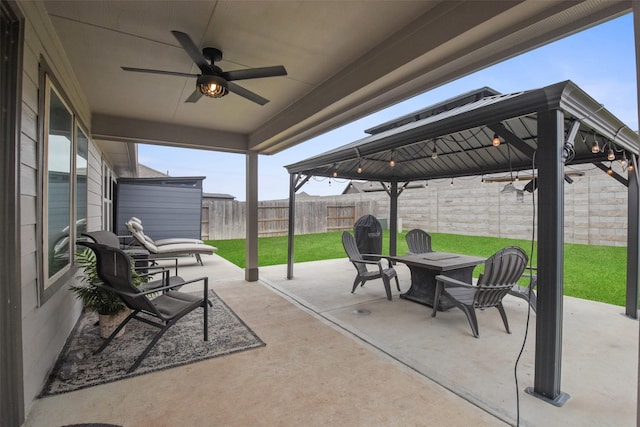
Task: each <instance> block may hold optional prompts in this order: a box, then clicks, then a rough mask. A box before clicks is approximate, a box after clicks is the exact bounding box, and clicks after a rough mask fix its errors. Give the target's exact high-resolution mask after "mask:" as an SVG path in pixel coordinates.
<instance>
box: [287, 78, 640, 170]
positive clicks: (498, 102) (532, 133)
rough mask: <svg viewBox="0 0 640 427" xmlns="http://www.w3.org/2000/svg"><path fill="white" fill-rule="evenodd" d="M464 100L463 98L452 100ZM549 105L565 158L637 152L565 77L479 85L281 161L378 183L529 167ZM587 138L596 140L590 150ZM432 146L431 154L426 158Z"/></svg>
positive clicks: (616, 123)
mask: <svg viewBox="0 0 640 427" xmlns="http://www.w3.org/2000/svg"><path fill="white" fill-rule="evenodd" d="M474 97H475V98H477V99H476V100H473V98H474ZM464 100H466V102H467V103H466V104H463V105H459V104H460V103H461V101H464ZM549 110H559V111H561V112H562V113H563V114H564V122H565V123H564V128H565V142H568V143H569V145H572V147H567V149H569V150H571V149H572V150H573V152H572V153H571V155H570V156H569V158H567V161H566V164H567V165H571V164H581V163H596V164H598V163H601V162H608V160H607V150H608V149H609V148H611V149H612V150H613V152H614V155H615V158H616V159H617V160H621V159H622V158H623V156H624V157H626V158H627V159H630V158H631V157H632V155H635V156H637V155H638V154H639V151H640V143H639V139H638V134H637V133H636V132H634V131H633V130H632V129H630V128H629V127H628V126H626V125H625V124H624V123H622V122H621V121H620V120H619V119H617V118H616V117H615V116H614V115H613V114H611V113H610V112H609V111H607V110H606V108H605V107H604V106H603V105H602V104H599V103H598V102H597V101H596V100H594V99H593V98H591V97H590V96H589V95H588V94H587V93H586V92H584V91H583V90H582V89H580V88H579V87H578V86H577V85H576V84H575V83H573V82H571V81H565V82H560V83H556V84H554V85H550V86H547V87H544V88H541V89H535V90H528V91H524V92H518V93H512V94H505V95H502V94H497V93H496V92H495V91H491V90H490V89H488V88H483V89H481V90H478V91H475V92H472V93H467V94H464V95H461V96H459V97H456V98H453V99H451V100H448V101H445V102H443V103H439V104H436V105H434V106H431V107H428V108H426V109H424V110H420V111H417V112H415V113H412V114H410V115H407V116H404V117H402V118H399V119H397V120H394V121H391V122H388V123H385V124H383V125H380V126H378V127H376V128H372V129H370V130H368V131H367V132H370V133H372V134H371V135H370V136H368V137H365V138H362V139H360V140H358V141H355V142H352V143H350V144H347V145H344V146H342V147H339V148H337V149H335V150H332V151H328V152H326V153H323V154H320V155H318V156H314V157H311V158H308V159H305V160H303V161H300V162H297V163H294V164H291V165H287V166H285V167H286V168H287V170H288V171H289V173H290V174H298V175H306V176H320V177H337V178H342V179H345V178H346V179H357V180H369V181H371V180H373V181H382V182H391V181H397V182H408V181H416V180H425V179H427V180H428V179H437V178H451V177H461V176H472V175H481V174H491V173H499V172H508V171H514V172H515V171H519V170H524V169H531V168H532V158H533V154H534V153H535V152H536V151H537V150H538V148H539V146H540V145H541V144H539V141H538V132H537V129H538V128H537V121H538V114H539V112H541V111H549ZM574 123H575V124H574ZM495 134H497V135H498V136H500V138H501V139H502V141H503V142H502V143H501V144H500V145H499V146H497V147H496V146H494V145H493V144H492V140H493V138H494V135H495ZM594 141H595V142H597V143H598V146H599V147H600V151H599V152H598V153H596V154H594V153H593V152H592V144H593V143H594ZM434 150H435V151H436V153H437V159H433V158H432V155H433V152H434ZM392 158H393V159H394V161H395V166H394V167H391V166H390V161H391V159H392Z"/></svg>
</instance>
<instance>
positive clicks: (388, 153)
mask: <svg viewBox="0 0 640 427" xmlns="http://www.w3.org/2000/svg"><path fill="white" fill-rule="evenodd" d="M368 132H369V133H371V136H369V137H366V138H363V139H361V140H359V141H355V142H353V143H351V144H347V145H344V146H342V147H340V148H337V149H335V150H332V151H329V152H327V153H324V154H321V155H318V156H314V157H312V158H309V159H306V160H303V161H301V162H298V163H295V164H292V165H288V166H286V168H287V170H288V171H289V174H290V176H291V179H290V187H291V188H290V191H289V194H290V196H289V260H288V266H287V267H288V271H287V277H288V278H293V253H294V251H293V241H294V240H293V234H294V230H295V193H296V191H297V190H299V189H300V188H301V187H302V185H304V183H306V182H307V181H308V180H309V179H310V177H312V176H324V177H332V176H333V177H339V178H347V179H366V180H374V181H381V182H383V183H388V184H386V185H385V188H386V189H387V191H388V193H389V196H390V198H391V201H390V212H389V219H390V227H389V236H390V238H389V254H390V255H396V239H397V212H398V196H399V195H400V193H401V192H402V188H399V187H398V185H399V183H401V182H407V183H408V182H411V181H415V180H425V179H426V180H429V179H434V178H449V177H459V176H471V175H480V174H490V173H498V172H513V171H519V170H524V169H529V170H535V171H536V172H537V177H536V180H535V182H536V185H537V190H538V191H537V200H536V206H537V213H536V217H537V224H538V226H537V229H536V236H535V238H536V240H537V242H538V246H537V254H536V255H535V259H536V260H537V277H538V287H537V307H538V310H537V315H536V352H535V379H534V387H532V388H530V389H528V390H527V391H529V392H530V393H531V394H533V395H535V396H537V397H539V398H540V399H542V400H545V401H547V402H549V403H551V404H553V405H556V406H562V405H563V404H564V403H565V402H566V401H567V400H568V399H569V396H568V395H567V394H566V393H563V392H562V391H561V388H560V382H561V366H562V325H563V297H564V295H563V275H564V228H563V224H564V185H563V184H564V180H565V179H566V175H565V165H572V164H581V163H593V164H595V165H598V166H599V167H600V168H601V169H603V170H604V171H607V172H609V174H610V175H612V176H614V177H615V178H616V179H618V180H619V181H620V182H622V183H623V184H624V185H626V186H627V187H628V194H629V202H628V203H629V207H628V242H627V307H626V314H627V315H628V316H630V317H632V318H637V315H638V314H637V313H638V286H639V284H640V280H639V279H640V277H639V274H638V265H639V256H640V255H639V254H640V230H639V225H640V217H639V208H640V189H639V186H638V182H639V179H638V154H639V153H640V140H639V138H638V134H637V133H636V132H634V131H633V130H632V129H629V127H628V126H627V125H625V124H624V123H622V122H621V121H620V120H619V119H618V118H616V117H615V116H613V115H612V114H611V113H610V112H608V111H607V110H606V109H605V108H604V106H603V105H601V104H599V103H598V102H597V101H596V100H594V99H593V98H591V97H590V96H589V95H588V94H587V93H586V92H584V91H583V90H582V89H580V88H579V87H578V86H577V85H575V84H574V83H572V82H571V81H565V82H560V83H556V84H554V85H551V86H547V87H544V88H540V89H535V90H527V91H523V92H518V93H512V94H506V95H500V94H496V93H495V91H492V90H491V89H488V88H484V89H481V90H478V91H476V92H472V93H467V94H463V95H461V96H459V97H457V98H454V99H450V100H447V101H444V102H442V103H440V104H437V105H434V106H431V107H428V108H426V109H424V110H420V111H416V112H415V113H413V114H409V115H407V116H404V117H401V118H399V119H396V120H394V121H391V122H388V123H384V124H381V125H379V126H376V127H374V128H372V129H369V130H368ZM496 138H499V140H500V141H499V144H497V143H494V139H496ZM595 147H597V150H595ZM434 150H435V153H436V154H437V156H434ZM434 157H435V158H434ZM616 160H618V161H620V162H621V163H622V162H625V166H623V170H624V172H623V173H626V174H627V176H628V177H627V178H625V177H623V176H620V175H618V174H617V173H615V172H613V170H611V169H610V167H609V166H607V163H609V165H610V162H613V161H616ZM605 176H606V175H605ZM532 191H534V190H533V189H532ZM469 215H473V212H469ZM533 256H534V255H532V257H533Z"/></svg>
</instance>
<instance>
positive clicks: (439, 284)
mask: <svg viewBox="0 0 640 427" xmlns="http://www.w3.org/2000/svg"><path fill="white" fill-rule="evenodd" d="M447 286H450V287H456V288H468V289H476V288H477V286H475V285H471V284H469V283H465V282H462V281H460V280H457V279H453V278H451V277H449V276H445V275H443V274H438V275H437V276H436V293H435V296H434V298H433V311H432V312H431V317H436V313H437V312H438V304H439V303H440V295H442V292H444V289H445V288H446V287H447Z"/></svg>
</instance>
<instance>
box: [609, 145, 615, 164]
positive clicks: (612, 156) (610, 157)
mask: <svg viewBox="0 0 640 427" xmlns="http://www.w3.org/2000/svg"><path fill="white" fill-rule="evenodd" d="M615 159H616V154H615V153H614V152H613V148H611V147H609V149H608V150H607V160H612V161H613V160H615Z"/></svg>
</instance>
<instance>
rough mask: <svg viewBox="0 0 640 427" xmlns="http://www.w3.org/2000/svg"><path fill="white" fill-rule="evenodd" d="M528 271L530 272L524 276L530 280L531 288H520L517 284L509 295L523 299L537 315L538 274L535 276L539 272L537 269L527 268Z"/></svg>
mask: <svg viewBox="0 0 640 427" xmlns="http://www.w3.org/2000/svg"><path fill="white" fill-rule="evenodd" d="M526 270H529V271H528V272H525V273H524V274H523V277H524V278H525V279H526V278H528V279H529V286H520V285H517V284H516V285H514V286H513V288H511V290H510V291H509V295H513V296H514V297H518V298H522V299H523V300H525V301H526V302H528V303H529V305H530V306H531V309H532V310H533V312H534V313H535V312H536V306H537V301H538V297H537V296H536V291H535V289H536V286H537V285H538V276H537V274H535V272H537V268H535V267H527V268H526Z"/></svg>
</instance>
